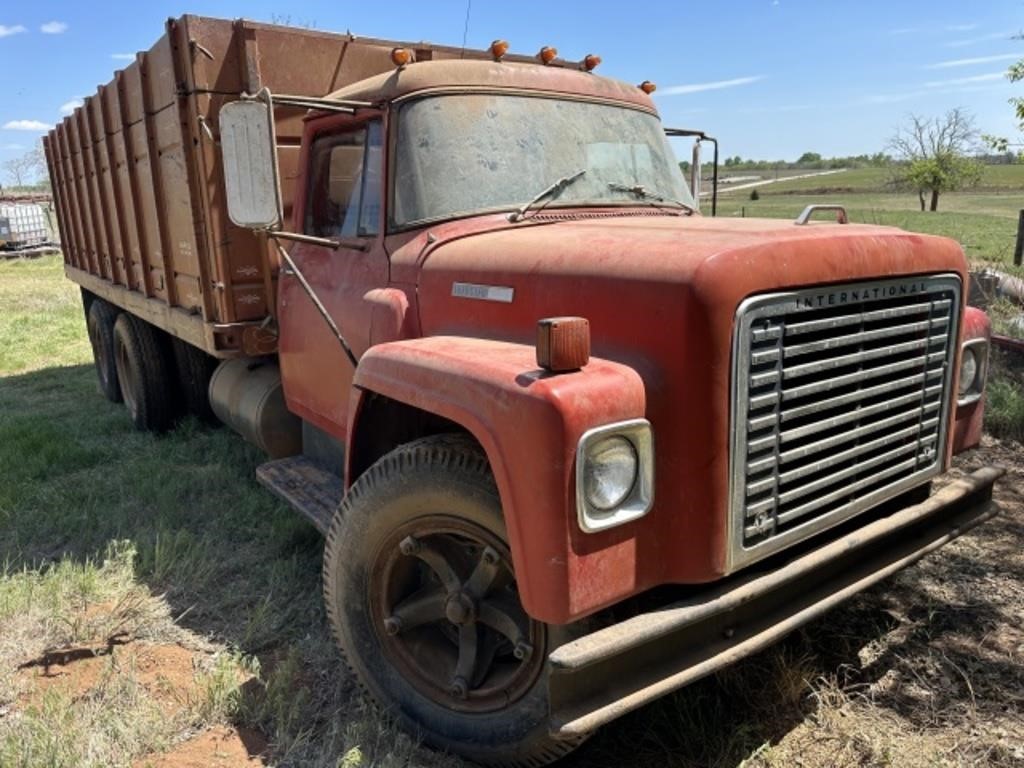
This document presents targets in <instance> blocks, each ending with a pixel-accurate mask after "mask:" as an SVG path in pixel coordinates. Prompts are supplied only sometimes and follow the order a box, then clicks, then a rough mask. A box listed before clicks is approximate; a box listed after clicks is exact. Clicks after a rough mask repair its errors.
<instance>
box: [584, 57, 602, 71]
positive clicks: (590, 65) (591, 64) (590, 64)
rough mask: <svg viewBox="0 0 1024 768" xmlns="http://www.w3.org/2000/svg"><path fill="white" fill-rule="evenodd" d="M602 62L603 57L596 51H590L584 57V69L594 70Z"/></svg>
mask: <svg viewBox="0 0 1024 768" xmlns="http://www.w3.org/2000/svg"><path fill="white" fill-rule="evenodd" d="M600 63H601V57H600V56H598V55H597V54H596V53H588V54H587V55H586V56H584V57H583V71H584V72H593V71H594V70H595V69H597V67H598V65H599V64H600Z"/></svg>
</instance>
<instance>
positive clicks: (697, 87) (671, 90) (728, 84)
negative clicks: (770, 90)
mask: <svg viewBox="0 0 1024 768" xmlns="http://www.w3.org/2000/svg"><path fill="white" fill-rule="evenodd" d="M764 78H765V76H764V75H753V76H751V77H737V78H733V79H732V80H716V81H714V82H711V83H690V84H689V85H670V86H669V87H668V88H665V89H664V90H662V91H661V93H662V94H663V95H665V96H675V95H679V94H682V93H700V92H701V91H717V90H720V89H721V88H735V87H736V86H738V85H749V84H750V83H756V82H757V81H758V80H764Z"/></svg>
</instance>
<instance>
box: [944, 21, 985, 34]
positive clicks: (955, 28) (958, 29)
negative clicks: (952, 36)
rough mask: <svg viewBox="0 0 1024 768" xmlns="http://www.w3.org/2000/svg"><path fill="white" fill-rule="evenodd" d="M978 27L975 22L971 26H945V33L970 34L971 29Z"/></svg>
mask: <svg viewBox="0 0 1024 768" xmlns="http://www.w3.org/2000/svg"><path fill="white" fill-rule="evenodd" d="M978 26H979V25H978V23H977V22H975V23H973V24H947V25H946V31H947V32H970V31H971V30H972V29H977V28H978Z"/></svg>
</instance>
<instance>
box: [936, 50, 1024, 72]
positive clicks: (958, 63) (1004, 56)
mask: <svg viewBox="0 0 1024 768" xmlns="http://www.w3.org/2000/svg"><path fill="white" fill-rule="evenodd" d="M1017 58H1020V54H1017V53H1000V54H999V55H998V56H977V57H975V58H973V59H951V60H949V61H940V62H938V63H936V64H929V65H928V66H926V67H924V69H949V68H950V67H969V66H971V65H973V64H991V63H992V62H993V61H1012V60H1013V59H1017Z"/></svg>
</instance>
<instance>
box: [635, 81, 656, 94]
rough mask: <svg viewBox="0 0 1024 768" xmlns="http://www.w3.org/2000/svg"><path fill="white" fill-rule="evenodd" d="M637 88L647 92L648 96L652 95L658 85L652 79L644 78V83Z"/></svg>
mask: <svg viewBox="0 0 1024 768" xmlns="http://www.w3.org/2000/svg"><path fill="white" fill-rule="evenodd" d="M637 88H639V89H640V90H641V91H643V92H644V93H646V94H647V95H648V96H650V95H651V94H652V93H654V92H655V91H656V90H658V86H656V85H655V84H654V83H652V82H651V81H650V80H644V81H643V82H642V83H640V85H638V86H637Z"/></svg>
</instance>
